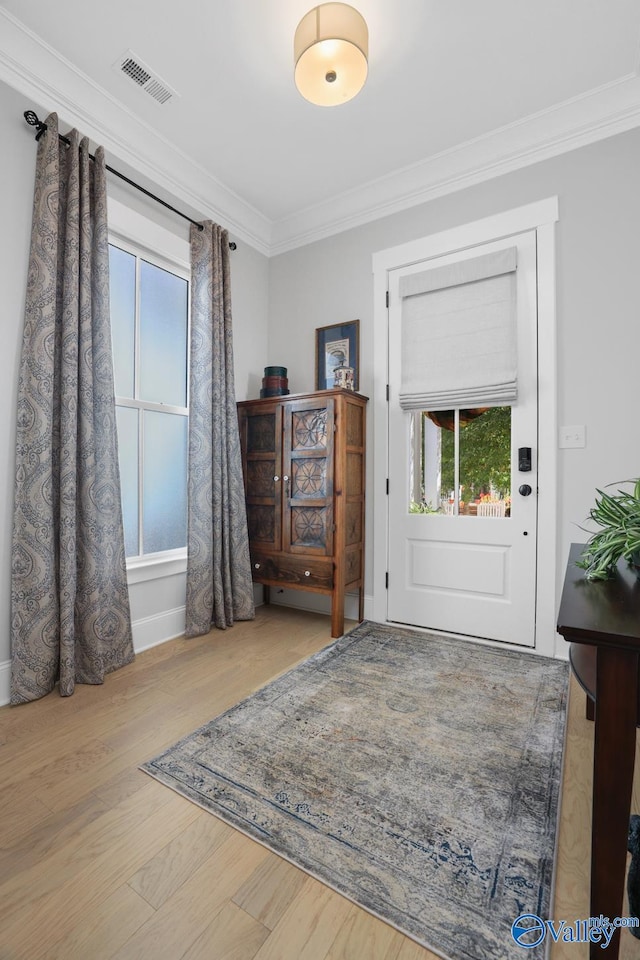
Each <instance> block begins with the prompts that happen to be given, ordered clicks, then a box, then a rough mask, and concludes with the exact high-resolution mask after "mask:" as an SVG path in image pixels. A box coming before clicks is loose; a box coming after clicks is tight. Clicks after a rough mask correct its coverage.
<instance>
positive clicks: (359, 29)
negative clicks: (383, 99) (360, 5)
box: [293, 3, 369, 107]
mask: <svg viewBox="0 0 640 960" xmlns="http://www.w3.org/2000/svg"><path fill="white" fill-rule="evenodd" d="M293 47H294V59H295V65H296V67H295V81H296V86H297V88H298V90H299V91H300V93H301V94H302V96H303V97H305V99H306V100H309V101H310V102H311V103H317V104H318V105H319V106H322V107H331V106H335V105H336V104H338V103H346V102H347V100H351V98H352V97H355V95H356V94H357V93H359V92H360V90H362V88H363V86H364V82H365V80H366V79H367V56H368V53H369V31H368V30H367V24H366V23H365V21H364V19H363V17H362V16H361V15H360V14H359V13H358V11H357V10H354V8H353V7H350V6H349V5H348V4H346V3H323V4H322V5H321V6H319V7H314V8H313V10H310V11H309V13H307V14H306V16H304V17H303V18H302V20H301V21H300V23H299V24H298V27H297V29H296V35H295V39H294V44H293Z"/></svg>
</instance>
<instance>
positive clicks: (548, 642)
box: [371, 196, 559, 657]
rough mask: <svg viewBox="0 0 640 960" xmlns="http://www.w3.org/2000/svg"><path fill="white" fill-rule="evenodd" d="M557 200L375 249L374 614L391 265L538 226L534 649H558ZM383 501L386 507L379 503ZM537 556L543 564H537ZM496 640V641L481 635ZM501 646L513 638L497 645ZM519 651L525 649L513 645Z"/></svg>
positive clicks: (379, 604) (384, 511)
mask: <svg viewBox="0 0 640 960" xmlns="http://www.w3.org/2000/svg"><path fill="white" fill-rule="evenodd" d="M558 219H559V215H558V198H557V196H556V197H549V198H547V199H545V200H540V201H537V202H535V203H531V204H527V205H525V206H522V207H516V208H515V209H513V210H508V211H505V212H504V213H499V214H496V215H495V216H491V217H486V218H484V219H482V220H475V221H473V222H472V223H467V224H464V225H462V226H459V227H453V228H452V229H450V230H444V231H442V232H440V233H435V234H432V235H431V236H427V237H423V238H421V239H419V240H413V241H410V242H409V243H404V244H400V245H399V246H396V247H390V248H388V249H386V250H380V251H379V252H377V253H374V254H373V258H372V259H373V289H374V316H373V326H374V329H373V344H374V349H373V383H374V385H375V388H374V390H373V397H372V398H371V401H372V403H373V414H374V469H373V499H374V504H376V509H375V510H374V517H373V544H374V549H373V619H374V620H376V621H377V622H379V623H386V622H388V620H387V589H386V574H387V571H388V566H387V563H388V559H387V558H388V529H389V515H388V514H389V501H388V497H387V478H388V476H389V454H388V400H387V385H388V383H389V348H388V341H389V310H388V307H387V292H388V275H389V272H390V271H391V270H397V269H398V268H401V267H406V266H410V265H411V264H415V263H419V262H421V261H422V260H429V259H431V258H435V257H440V256H444V255H446V254H450V253H455V252H457V251H460V250H465V249H468V248H469V247H474V246H478V245H480V244H483V243H489V242H491V241H493V240H500V239H502V238H504V237H509V236H512V235H514V234H518V233H524V232H526V231H528V230H535V231H536V257H537V285H538V492H539V493H538V541H537V555H538V563H537V581H536V643H535V647H534V648H531V647H527V648H526V649H527V650H528V651H529V652H536V653H540V654H542V655H544V656H550V657H552V656H554V655H555V654H556V636H557V634H556V590H557V584H556V581H557V576H556V573H557V562H558V559H557V433H558V431H557V376H556V299H555V289H556V267H555V224H556V222H557V221H558ZM382 505H383V506H382ZM540 557H543V558H544V563H540V562H539V559H540ZM478 642H483V643H491V644H492V645H493V641H478ZM499 646H500V647H502V648H504V647H510V646H511V645H510V644H505V643H502V642H501V643H500V644H499ZM513 649H514V650H524V649H525V648H524V647H520V646H517V645H515V644H514V645H513Z"/></svg>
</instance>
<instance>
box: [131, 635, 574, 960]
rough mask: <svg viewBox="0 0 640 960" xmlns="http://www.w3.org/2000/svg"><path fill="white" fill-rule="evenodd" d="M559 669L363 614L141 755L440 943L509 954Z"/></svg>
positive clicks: (531, 853)
mask: <svg viewBox="0 0 640 960" xmlns="http://www.w3.org/2000/svg"><path fill="white" fill-rule="evenodd" d="M567 684H568V667H567V664H566V663H564V662H559V661H554V660H550V659H547V658H543V657H537V656H535V655H532V654H528V653H516V652H512V651H508V650H499V649H494V648H492V647H489V646H485V645H480V644H474V643H471V642H468V641H464V640H456V639H449V638H445V637H441V636H436V635H433V634H425V633H422V632H417V631H410V630H400V629H395V628H390V627H388V626H381V625H379V624H374V623H369V622H364V623H362V624H361V625H360V626H358V627H357V628H356V629H355V630H353V631H352V632H351V633H349V634H347V635H346V636H344V637H342V638H341V639H340V640H337V641H335V642H334V643H332V644H331V645H330V646H328V647H326V648H325V649H324V650H322V651H320V652H319V653H317V654H316V655H314V656H312V657H311V658H310V659H309V660H306V661H305V662H304V663H302V664H300V665H299V666H297V667H295V668H294V669H292V670H290V671H289V672H288V673H286V674H284V675H283V676H281V677H279V678H278V679H276V680H274V681H273V682H271V683H269V684H268V685H267V686H266V687H264V688H263V689H262V690H259V691H258V692H257V693H255V694H253V695H252V696H250V697H248V698H247V699H246V700H244V701H243V702H242V703H239V704H238V705H237V706H235V707H233V708H232V709H230V710H228V711H227V712H226V713H223V714H222V715H221V716H219V717H217V718H216V719H214V720H212V721H211V722H210V723H207V724H206V725H205V726H203V727H201V728H200V729H199V730H196V731H195V733H192V734H191V735H189V736H187V737H185V738H184V739H182V740H181V741H180V742H179V743H176V744H175V745H174V746H173V747H170V748H169V749H168V750H166V751H165V752H164V753H162V754H161V755H160V756H158V757H155V758H154V759H153V760H150V761H149V762H148V763H146V764H144V766H143V767H142V769H143V770H146V771H147V773H149V774H151V775H152V776H153V777H156V778H157V779H158V780H160V781H161V782H162V783H164V784H166V785H167V786H169V787H172V788H173V789H174V790H177V791H178V793H181V794H183V795H184V796H185V797H188V798H189V799H190V800H193V801H195V802H196V803H198V804H200V805H201V806H203V807H204V808H205V809H206V810H209V811H211V813H213V814H215V815H216V816H218V817H221V818H222V819H223V820H225V821H226V822H228V823H230V824H231V825H232V826H234V827H237V828H238V829H240V830H242V831H243V832H244V833H246V834H248V835H249V836H250V837H253V838H254V839H255V840H258V841H260V842H261V843H263V844H265V845H266V846H267V847H269V848H270V849H271V850H273V851H275V852H276V853H277V854H280V855H281V856H283V857H285V858H286V859H288V860H290V861H291V862H293V863H294V864H296V865H297V866H299V867H301V868H302V869H303V870H305V871H307V872H308V873H310V874H312V875H313V876H315V877H317V878H319V879H320V880H322V881H323V882H325V883H327V884H328V885H329V886H331V887H333V888H334V889H335V890H337V891H338V892H339V893H341V894H344V896H346V897H348V898H350V899H351V900H352V901H354V902H355V903H357V904H359V905H360V906H362V907H364V908H365V909H366V910H369V911H370V912H371V913H373V914H375V915H376V916H378V917H381V918H382V919H383V920H385V921H387V922H388V923H390V924H392V925H394V926H395V927H397V928H398V929H399V930H401V931H402V932H403V933H405V934H407V935H408V936H410V937H412V938H413V939H415V940H417V941H418V942H419V943H421V944H423V945H424V946H426V947H428V948H429V949H430V950H432V951H433V952H435V953H437V954H439V955H440V956H443V957H447V958H451V960H484V958H491V960H508V958H520V960H522V957H523V948H522V946H519V945H517V944H516V943H515V941H514V939H513V937H512V934H511V928H512V924H513V922H514V920H515V919H516V918H517V917H519V916H521V915H523V914H532V915H535V916H537V917H542V918H549V908H550V897H551V886H552V874H553V863H554V847H555V836H556V821H557V810H558V797H559V791H560V779H561V766H562V752H563V744H564V727H565V712H566V694H567ZM525 952H527V956H528V958H529V960H531V958H533V957H541V956H543V945H540V947H539V948H537V947H534V948H529V949H528V950H527V951H525Z"/></svg>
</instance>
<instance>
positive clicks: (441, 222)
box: [269, 130, 640, 599]
mask: <svg viewBox="0 0 640 960" xmlns="http://www.w3.org/2000/svg"><path fill="white" fill-rule="evenodd" d="M639 169H640V131H639V130H634V131H631V132H629V133H625V134H621V135H619V136H616V137H613V138H611V139H609V140H605V141H602V142H600V143H597V144H594V145H591V146H588V147H584V148H582V149H580V150H577V151H574V152H572V153H568V154H565V155H564V156H561V157H558V158H555V159H552V160H548V161H545V162H542V163H538V164H536V165H534V166H531V167H529V168H527V169H524V170H520V171H518V172H515V173H511V174H508V175H506V176H503V177H500V178H496V179H495V180H491V181H488V182H485V183H483V184H481V185H478V186H475V187H472V188H469V189H467V190H464V191H461V192H459V193H457V194H451V195H449V196H445V197H441V198H439V199H437V200H434V201H432V202H431V203H428V204H423V205H420V206H417V207H414V208H412V209H411V210H407V211H404V212H402V213H398V214H395V215H393V216H391V217H388V218H385V219H383V220H379V221H376V222H375V223H371V224H368V225H365V226H362V227H358V228H356V229H353V230H350V231H347V232H344V233H340V234H337V235H336V236H334V237H332V238H329V239H326V240H322V241H319V242H317V243H314V244H310V245H308V246H306V247H302V248H300V249H298V250H294V251H291V252H289V253H285V254H282V255H281V256H279V257H276V258H273V259H272V261H271V274H270V301H269V318H270V328H269V363H278V364H283V365H284V366H286V367H288V368H289V382H290V387H291V389H292V391H304V390H310V389H312V388H313V386H314V383H313V378H314V342H315V340H314V337H315V333H314V331H315V328H316V327H318V326H325V325H326V324H330V323H338V322H344V321H348V320H352V319H355V318H356V317H358V318H359V319H360V351H361V387H360V390H361V392H362V393H364V394H365V395H371V391H372V389H373V384H372V358H373V334H372V330H373V284H372V274H371V269H372V267H371V256H372V254H373V253H374V252H376V251H379V250H383V249H386V248H388V247H392V246H395V245H396V244H400V243H404V242H406V241H409V240H413V239H418V238H420V237H423V236H427V235H429V234H431V233H437V232H439V231H442V230H446V229H448V228H451V227H454V226H458V225H461V224H464V223H468V222H470V221H473V220H478V219H481V218H483V217H487V216H491V215H492V214H496V213H499V212H501V211H504V210H509V209H512V208H514V207H518V206H521V205H523V204H526V203H531V202H533V201H536V200H541V199H544V198H546V197H549V196H553V195H557V196H558V198H559V210H560V221H559V224H558V226H557V251H558V254H557V270H558V281H557V309H558V371H559V373H558V380H559V382H558V423H559V424H585V425H586V428H587V445H586V448H585V449H577V450H559V451H558V461H559V470H558V472H559V476H558V507H559V523H558V541H557V554H558V571H559V575H558V589H559V588H560V586H561V582H562V578H563V575H564V569H565V565H566V557H567V553H568V548H569V544H570V543H571V542H574V541H583V540H585V539H586V534H584V533H583V531H581V530H580V529H579V528H578V526H577V524H580V523H582V522H583V521H584V519H585V517H586V515H587V511H588V509H589V507H590V506H591V504H592V502H593V497H594V492H595V487H596V486H602V485H603V484H606V483H609V482H613V481H617V480H624V479H626V478H628V477H636V476H639V475H640V420H639V419H638V417H637V415H636V406H637V386H636V385H637V383H638V357H640V316H639V315H640V229H639V226H640V176H639V174H638V170H639ZM371 407H372V405H370V413H371ZM371 419H372V418H371V416H370V417H369V430H368V439H369V445H370V446H369V456H368V470H369V474H368V476H369V483H368V484H367V491H368V493H367V500H368V502H367V584H366V592H367V594H370V593H371V590H372V586H371V570H372V562H371V561H372V549H373V544H372V518H373V511H374V509H376V506H377V505H376V504H374V503H373V497H372V489H373V484H372V482H371V476H372V474H371V469H372V464H373V459H372V453H371V447H372V443H373V424H372V422H371ZM383 507H384V505H380V508H383ZM557 599H559V594H558V598H557Z"/></svg>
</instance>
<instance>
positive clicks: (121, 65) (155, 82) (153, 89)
mask: <svg viewBox="0 0 640 960" xmlns="http://www.w3.org/2000/svg"><path fill="white" fill-rule="evenodd" d="M113 69H114V70H117V71H119V72H120V73H124V74H125V76H127V77H129V79H130V80H133V82H134V83H136V84H137V85H138V86H139V87H141V89H142V90H144V91H145V93H148V94H149V96H150V97H153V99H154V100H157V101H158V103H169V102H170V101H171V100H173V99H174V97H177V96H178V94H177V93H176V91H175V90H173V89H172V88H171V87H170V86H169V84H168V83H165V82H164V80H161V79H160V77H159V76H158V74H157V73H154V72H153V70H151V68H150V67H148V66H147V64H146V63H144V61H142V60H141V59H140V57H137V56H136V55H135V53H132V52H131V50H127V52H126V53H123V55H122V56H121V57H120V58H119V59H118V60H116V62H115V63H114V65H113Z"/></svg>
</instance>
